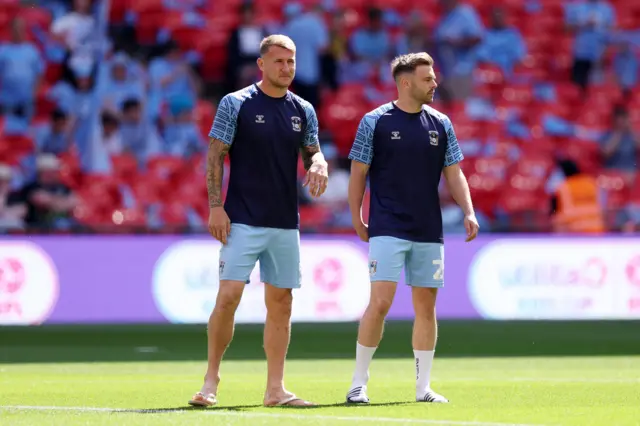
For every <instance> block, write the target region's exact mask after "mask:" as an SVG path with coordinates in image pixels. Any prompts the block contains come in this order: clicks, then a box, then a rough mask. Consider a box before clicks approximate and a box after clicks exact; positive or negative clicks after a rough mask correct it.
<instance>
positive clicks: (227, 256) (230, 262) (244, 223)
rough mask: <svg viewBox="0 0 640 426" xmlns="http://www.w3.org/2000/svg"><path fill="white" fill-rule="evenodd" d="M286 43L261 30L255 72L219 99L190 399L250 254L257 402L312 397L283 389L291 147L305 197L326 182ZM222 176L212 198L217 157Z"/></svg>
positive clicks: (210, 371) (291, 47)
mask: <svg viewBox="0 0 640 426" xmlns="http://www.w3.org/2000/svg"><path fill="white" fill-rule="evenodd" d="M295 53H296V46H295V44H294V43H293V41H292V40H291V39H290V38H289V37H286V36H283V35H272V36H269V37H267V38H265V39H264V40H263V41H262V43H261V45H260V58H259V59H258V66H259V67H260V70H261V71H262V80H261V81H260V82H258V83H257V84H254V85H251V86H249V87H246V88H244V89H242V90H239V91H237V92H234V93H230V94H228V95H226V96H224V97H223V98H222V100H221V101H220V104H219V106H218V110H217V112H216V116H215V119H214V121H213V125H212V127H211V132H210V133H209V136H210V137H211V143H210V146H209V153H208V156H207V189H208V193H209V207H210V213H209V231H210V232H211V234H212V235H213V236H214V237H215V238H216V239H217V240H219V241H220V242H221V243H222V248H221V249H220V264H219V272H220V287H219V290H218V296H217V299H216V306H215V308H214V310H213V313H212V314H211V317H210V319H209V327H208V367H207V372H206V374H205V379H204V385H203V386H202V389H201V390H200V392H197V393H196V394H195V395H194V396H193V398H192V399H191V400H190V401H189V404H191V405H198V406H211V405H214V404H216V403H217V399H216V394H217V389H218V382H219V381H220V377H219V369H220V362H221V360H222V355H223V354H224V352H225V350H226V348H227V346H228V345H229V343H230V341H231V337H232V335H233V327H234V314H235V311H236V309H237V307H238V304H239V303H240V299H241V297H242V292H243V290H244V286H245V284H246V283H248V282H249V276H250V275H251V272H252V270H253V268H254V267H255V265H256V262H257V261H259V262H260V278H261V279H262V280H263V281H264V283H265V286H264V287H265V303H266V308H267V318H266V323H265V332H264V333H265V336H264V347H265V353H266V357H267V389H266V392H265V396H264V401H263V403H264V405H266V406H275V405H294V406H306V405H312V404H311V403H310V402H308V401H304V400H302V399H300V398H298V397H296V396H295V395H294V394H293V393H291V392H288V391H287V390H286V389H285V388H284V364H285V358H286V352H287V347H288V345H289V338H290V335H289V329H290V319H291V305H292V294H291V293H292V289H294V288H299V287H300V284H301V283H300V280H301V273H300V234H299V230H298V228H299V226H298V221H299V215H298V193H297V188H298V186H297V177H298V176H297V171H298V159H299V154H300V152H301V153H302V159H303V162H304V165H305V168H306V170H307V177H306V181H305V183H304V185H305V186H308V187H309V190H310V192H311V195H312V196H315V197H318V196H320V195H322V193H323V192H324V191H325V189H326V186H327V180H328V175H327V163H326V161H325V159H324V157H323V155H322V153H321V151H320V145H319V141H318V119H317V117H316V113H315V111H314V109H313V107H312V106H311V104H310V103H309V102H307V101H305V100H304V99H302V98H300V97H299V96H297V95H295V94H293V93H291V92H289V90H288V88H289V85H290V84H291V82H292V81H293V78H294V75H295ZM227 154H228V155H229V161H230V176H229V188H228V190H227V196H226V200H225V201H224V203H223V201H222V196H221V193H222V174H223V164H224V159H225V157H226V156H227Z"/></svg>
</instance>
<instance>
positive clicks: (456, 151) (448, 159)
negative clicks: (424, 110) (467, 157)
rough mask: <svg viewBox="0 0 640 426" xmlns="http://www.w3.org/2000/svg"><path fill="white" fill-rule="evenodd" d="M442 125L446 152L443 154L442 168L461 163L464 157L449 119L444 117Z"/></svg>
mask: <svg viewBox="0 0 640 426" xmlns="http://www.w3.org/2000/svg"><path fill="white" fill-rule="evenodd" d="M442 124H444V130H445V132H446V133H447V152H446V153H445V158H444V166H445V167H449V166H453V165H454V164H458V163H459V162H461V161H462V160H463V159H464V155H462V150H461V149H460V145H459V144H458V138H457V137H456V132H454V130H453V124H452V123H451V120H450V119H449V117H445V118H444V120H443V123H442Z"/></svg>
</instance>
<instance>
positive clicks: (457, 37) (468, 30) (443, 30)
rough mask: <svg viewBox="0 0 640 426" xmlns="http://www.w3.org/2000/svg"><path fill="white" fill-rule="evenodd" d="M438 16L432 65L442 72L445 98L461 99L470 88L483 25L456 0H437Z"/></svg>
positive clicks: (469, 91)
mask: <svg viewBox="0 0 640 426" xmlns="http://www.w3.org/2000/svg"><path fill="white" fill-rule="evenodd" d="M440 3H441V5H442V11H443V13H442V18H441V20H440V22H439V23H438V26H437V27H436V30H435V41H436V49H437V50H436V58H437V62H436V67H437V69H439V71H440V72H441V73H442V74H443V78H442V83H441V84H440V89H441V91H440V93H441V95H442V96H443V98H444V99H445V100H454V99H463V98H466V97H467V96H469V95H470V93H471V90H472V84H471V83H472V72H473V69H474V67H475V63H476V56H477V53H476V51H477V48H478V46H479V44H480V42H481V41H482V38H483V35H484V27H483V25H482V22H481V21H480V17H479V16H478V14H477V13H476V11H475V9H474V8H473V7H472V6H470V5H466V4H460V3H459V2H458V0H440Z"/></svg>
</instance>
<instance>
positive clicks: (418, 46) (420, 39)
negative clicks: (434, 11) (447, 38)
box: [396, 13, 430, 55]
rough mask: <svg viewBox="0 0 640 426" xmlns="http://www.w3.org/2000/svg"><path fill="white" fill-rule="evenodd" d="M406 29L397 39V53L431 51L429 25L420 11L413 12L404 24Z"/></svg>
mask: <svg viewBox="0 0 640 426" xmlns="http://www.w3.org/2000/svg"><path fill="white" fill-rule="evenodd" d="M404 25H405V26H404V28H405V31H404V32H403V33H402V34H401V35H400V37H399V38H398V39H397V41H396V55H406V54H407V53H412V52H427V51H429V50H430V49H429V42H430V40H429V37H428V36H427V27H426V26H425V22H424V20H423V19H422V16H421V15H420V13H412V14H410V15H409V16H408V17H407V20H406V22H405V24H404Z"/></svg>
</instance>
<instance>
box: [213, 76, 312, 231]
mask: <svg viewBox="0 0 640 426" xmlns="http://www.w3.org/2000/svg"><path fill="white" fill-rule="evenodd" d="M209 136H210V137H212V138H215V139H219V140H220V141H222V142H223V143H225V144H228V145H231V148H230V149H229V160H230V163H231V172H230V175H229V188H228V191H227V197H226V200H225V203H224V208H225V211H226V212H227V215H228V216H229V219H230V220H231V223H242V224H245V225H250V226H258V227H266V228H280V229H297V228H298V226H299V214H298V186H297V174H298V158H299V154H300V148H301V147H302V146H310V145H317V144H318V143H319V142H318V119H317V117H316V112H315V110H314V109H313V106H312V105H311V104H310V103H309V102H307V101H305V100H304V99H302V98H301V97H299V96H297V95H295V94H293V93H291V92H287V94H286V95H285V96H283V97H281V98H273V97H270V96H268V95H266V94H265V93H264V92H262V91H261V90H260V89H259V88H258V86H257V85H255V84H254V85H251V86H249V87H245V88H244V89H242V90H239V91H237V92H233V93H230V94H228V95H226V96H224V97H223V98H222V100H221V101H220V104H219V105H218V111H217V112H216V116H215V119H214V121H213V125H212V127H211V131H210V132H209Z"/></svg>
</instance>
